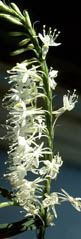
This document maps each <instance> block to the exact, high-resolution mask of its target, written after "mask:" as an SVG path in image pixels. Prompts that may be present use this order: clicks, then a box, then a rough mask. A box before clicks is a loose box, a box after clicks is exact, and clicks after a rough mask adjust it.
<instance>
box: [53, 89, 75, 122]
mask: <svg viewBox="0 0 81 239" xmlns="http://www.w3.org/2000/svg"><path fill="white" fill-rule="evenodd" d="M75 92H76V90H74V92H73V94H72V95H70V91H68V94H67V95H64V96H63V107H61V108H60V109H58V110H56V111H53V114H54V115H55V117H56V119H57V118H58V117H59V116H60V115H62V114H63V113H64V112H65V111H66V110H68V111H71V110H72V109H73V108H74V107H75V104H76V103H77V102H78V100H77V99H78V96H77V95H76V93H75Z"/></svg>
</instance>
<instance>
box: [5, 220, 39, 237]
mask: <svg viewBox="0 0 81 239" xmlns="http://www.w3.org/2000/svg"><path fill="white" fill-rule="evenodd" d="M41 225H42V222H41V220H40V219H39V218H37V219H33V218H32V217H31V218H30V217H27V218H26V219H23V220H21V221H19V222H14V223H9V224H8V223H7V224H0V238H1V239H4V238H5V237H11V236H15V235H17V234H20V233H22V232H24V231H27V230H36V229H38V228H39V227H41Z"/></svg>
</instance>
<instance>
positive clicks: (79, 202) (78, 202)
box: [58, 189, 81, 212]
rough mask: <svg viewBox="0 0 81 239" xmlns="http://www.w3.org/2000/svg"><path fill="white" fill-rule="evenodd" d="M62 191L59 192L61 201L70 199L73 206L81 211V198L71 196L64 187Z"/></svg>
mask: <svg viewBox="0 0 81 239" xmlns="http://www.w3.org/2000/svg"><path fill="white" fill-rule="evenodd" d="M61 191H62V193H58V195H59V199H60V200H61V202H65V201H68V202H70V203H71V204H72V206H73V207H74V208H75V209H76V210H77V211H79V212H80V211H81V198H73V197H72V196H70V195H69V194H68V193H67V192H66V191H65V190H64V189H61Z"/></svg>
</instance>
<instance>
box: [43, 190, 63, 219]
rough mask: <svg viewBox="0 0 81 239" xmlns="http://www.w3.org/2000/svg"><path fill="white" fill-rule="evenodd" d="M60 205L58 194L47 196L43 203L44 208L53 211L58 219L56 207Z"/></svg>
mask: <svg viewBox="0 0 81 239" xmlns="http://www.w3.org/2000/svg"><path fill="white" fill-rule="evenodd" d="M56 204H59V200H58V194H57V193H56V192H53V193H50V195H48V194H45V199H44V200H43V202H42V205H43V207H44V208H47V210H49V209H52V211H53V214H54V216H55V217H56V218H57V213H56V210H55V205H56Z"/></svg>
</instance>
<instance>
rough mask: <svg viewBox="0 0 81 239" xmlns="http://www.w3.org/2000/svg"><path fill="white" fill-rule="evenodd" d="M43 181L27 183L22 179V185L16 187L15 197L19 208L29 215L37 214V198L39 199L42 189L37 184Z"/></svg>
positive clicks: (38, 179) (39, 179)
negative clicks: (21, 207)
mask: <svg viewBox="0 0 81 239" xmlns="http://www.w3.org/2000/svg"><path fill="white" fill-rule="evenodd" d="M42 181H43V179H41V178H37V179H35V180H33V181H28V180H26V179H24V181H23V184H21V185H19V186H18V192H17V193H16V197H17V199H18V201H19V203H20V205H21V206H23V208H24V209H25V210H26V211H27V215H28V213H29V214H30V215H31V214H33V215H34V214H38V211H39V205H40V202H39V200H38V199H39V198H41V196H42V195H41V193H42V187H43V185H40V184H39V183H40V182H42Z"/></svg>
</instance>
